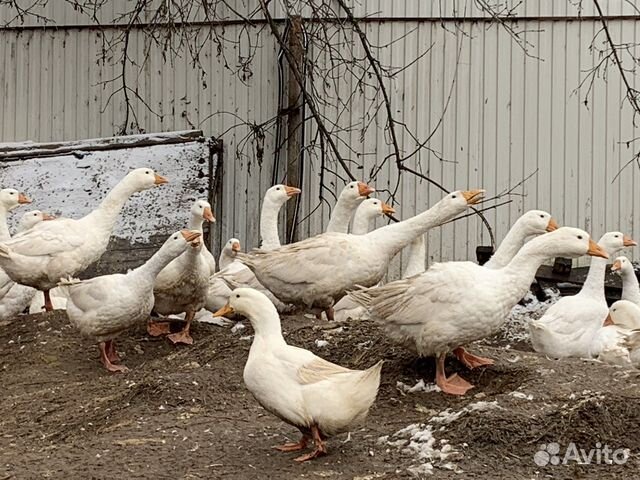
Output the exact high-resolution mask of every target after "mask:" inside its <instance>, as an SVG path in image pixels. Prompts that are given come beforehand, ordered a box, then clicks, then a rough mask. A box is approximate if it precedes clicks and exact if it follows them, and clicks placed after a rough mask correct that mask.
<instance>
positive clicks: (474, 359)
mask: <svg viewBox="0 0 640 480" xmlns="http://www.w3.org/2000/svg"><path fill="white" fill-rule="evenodd" d="M453 354H454V355H455V356H456V357H457V358H458V360H460V362H462V363H463V364H464V365H465V366H466V367H467V368H471V369H474V368H478V367H484V366H486V365H493V364H494V361H493V360H491V359H490V358H484V357H478V356H477V355H474V354H473V353H469V352H467V351H466V350H465V349H464V348H463V347H458V348H456V349H455V350H454V351H453Z"/></svg>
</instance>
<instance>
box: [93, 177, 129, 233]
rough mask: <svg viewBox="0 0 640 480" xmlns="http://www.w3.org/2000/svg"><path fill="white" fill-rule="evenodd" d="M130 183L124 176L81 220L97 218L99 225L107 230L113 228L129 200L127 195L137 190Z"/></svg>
mask: <svg viewBox="0 0 640 480" xmlns="http://www.w3.org/2000/svg"><path fill="white" fill-rule="evenodd" d="M131 183H132V182H130V181H127V179H126V178H125V179H124V180H122V181H121V182H120V183H118V184H117V185H116V186H115V187H113V189H112V190H111V191H110V192H109V193H108V194H107V196H106V197H105V198H104V200H102V202H101V203H100V205H99V206H98V208H96V209H95V210H94V211H93V212H91V213H90V214H89V215H87V216H85V217H84V218H83V219H82V220H85V219H91V220H99V222H100V225H101V226H103V227H105V228H106V229H107V230H109V231H111V230H113V227H114V226H115V224H116V221H117V220H118V215H120V212H121V210H122V207H124V204H125V203H126V202H127V200H129V197H130V196H131V195H133V194H134V193H135V192H137V191H138V189H137V188H136V187H135V186H133V185H132V184H131Z"/></svg>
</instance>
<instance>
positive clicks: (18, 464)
mask: <svg viewBox="0 0 640 480" xmlns="http://www.w3.org/2000/svg"><path fill="white" fill-rule="evenodd" d="M246 323H247V322H246ZM283 328H284V330H285V337H286V338H287V340H288V341H289V342H290V343H292V344H295V345H299V346H302V347H304V348H308V349H310V350H312V351H314V352H316V353H317V354H319V355H320V356H322V357H324V358H326V359H329V360H331V361H334V362H336V363H339V364H341V365H345V366H347V367H352V368H364V367H368V366H370V365H372V364H373V363H375V362H376V361H377V360H379V359H380V358H384V359H386V363H385V366H384V368H383V378H382V384H381V387H380V393H379V396H378V400H377V402H376V404H375V406H374V408H373V409H372V411H371V413H370V416H369V419H368V421H367V423H366V424H365V425H363V426H362V428H360V429H357V430H356V431H354V432H352V433H351V434H350V435H349V436H347V435H342V436H339V437H336V438H332V439H330V440H329V444H328V447H329V455H328V456H325V457H322V458H319V459H317V460H314V461H312V462H307V463H304V464H297V463H295V462H293V458H294V457H295V456H296V454H294V453H291V454H284V453H280V452H277V451H274V450H273V449H272V446H273V445H277V444H281V443H284V442H286V441H292V440H297V438H298V432H297V431H296V429H294V428H292V427H290V426H288V425H286V424H284V423H282V422H281V421H280V420H278V419H277V418H275V417H273V416H272V415H270V414H269V413H267V412H266V411H264V410H263V409H262V408H261V407H260V406H259V405H258V404H257V403H256V402H255V400H254V399H253V398H252V396H251V394H250V393H249V392H248V391H247V390H246V389H245V387H244V385H243V382H242V370H243V367H244V362H245V360H246V357H247V353H248V350H249V347H250V344H251V339H250V338H249V335H251V333H252V332H251V327H250V325H248V323H247V326H246V328H244V329H239V328H234V329H231V328H227V327H216V326H213V325H209V324H196V325H195V326H194V328H193V335H194V338H195V344H194V345H193V346H191V347H175V346H173V345H171V344H170V343H169V342H168V341H167V340H165V339H152V338H149V337H147V336H146V335H145V332H144V330H143V328H142V327H141V328H140V329H139V330H138V331H134V332H131V333H130V334H129V335H128V336H124V337H123V338H122V339H121V341H120V342H118V348H119V350H120V351H121V352H122V353H124V358H123V361H124V363H125V364H126V365H127V366H129V368H131V372H130V373H128V374H125V375H113V374H108V373H107V372H106V371H104V370H103V368H102V366H101V365H100V363H99V362H98V350H97V348H96V347H95V346H94V345H91V344H90V343H89V342H88V341H86V340H83V339H82V338H80V337H79V335H78V334H77V332H76V331H75V330H74V329H73V328H72V327H70V326H69V325H68V321H67V319H66V316H65V314H64V313H62V312H52V313H48V314H37V315H30V316H23V317H20V318H19V319H17V320H16V321H14V322H13V323H11V324H7V323H5V324H2V325H0V381H1V385H2V388H3V392H2V396H1V399H0V451H1V452H2V461H1V462H0V480H8V479H20V480H23V479H41V478H55V479H59V478H64V477H66V478H82V479H90V478H91V479H103V478H104V479H107V478H109V479H113V478H129V479H136V478H175V479H197V478H207V479H210V478H230V479H236V478H237V479H251V478H256V479H262V478H283V479H294V478H336V479H342V478H344V479H347V478H348V479H360V480H365V479H376V478H388V479H399V478H416V477H419V478H426V477H429V476H431V474H433V478H505V479H506V478H509V479H512V478H547V477H553V478H576V477H580V478H600V479H607V478H612V479H613V478H620V477H623V476H633V475H635V474H636V473H637V472H638V469H639V467H640V465H639V463H640V461H639V457H638V452H640V436H638V434H637V431H638V426H639V425H640V413H639V412H640V410H639V409H638V408H637V400H638V397H639V396H640V393H639V390H638V383H639V377H638V373H637V372H636V371H628V370H625V369H620V368H616V367H610V366H606V365H601V364H598V363H595V362H585V361H580V360H569V361H562V362H558V361H551V360H548V359H546V358H543V357H541V356H540V355H538V354H536V353H533V352H530V351H525V350H528V349H527V348H526V346H523V348H522V349H520V350H516V349H515V348H508V349H507V348H505V347H504V346H501V345H500V344H495V343H491V342H484V343H482V344H478V345H475V346H474V348H472V350H473V351H474V352H478V353H479V354H482V355H484V356H489V357H491V358H494V359H495V360H496V365H495V366H493V367H490V368H484V369H479V370H476V371H472V372H470V371H467V370H465V369H464V368H463V367H462V366H461V365H460V364H458V363H457V361H456V360H454V359H451V360H450V362H449V364H448V370H449V372H450V373H452V372H454V371H457V372H459V373H460V374H461V375H462V376H463V377H465V378H466V379H468V380H469V381H471V382H472V383H474V384H475V385H476V388H474V389H473V390H471V391H470V392H469V394H468V395H467V396H465V397H463V398H455V397H451V396H447V395H444V394H442V393H441V392H438V391H435V390H434V388H433V385H432V382H433V376H434V365H433V361H431V360H416V359H414V358H413V356H412V355H411V354H410V353H409V352H407V351H406V350H404V349H403V348H402V347H400V346H397V345H394V344H393V343H390V342H388V341H387V340H386V339H385V337H384V336H383V334H382V332H381V331H380V330H379V329H378V328H377V327H376V326H375V325H372V324H371V323H369V322H354V323H349V324H345V325H342V326H341V327H340V326H338V327H337V326H336V325H333V324H329V323H326V322H321V321H316V320H310V319H308V318H306V317H304V316H295V317H286V318H284V319H283ZM325 342H326V344H325ZM517 348H521V346H520V345H517ZM421 379H424V382H423V383H421V384H420V383H418V382H419V380H421ZM409 390H412V391H409ZM571 442H573V444H575V446H576V447H577V448H579V449H584V450H586V451H588V450H590V449H602V448H604V445H607V446H608V447H610V448H611V449H621V448H626V449H628V450H629V457H628V459H627V460H626V462H625V463H623V464H618V463H615V462H614V463H612V464H606V463H605V461H604V460H603V459H601V460H600V464H599V465H594V464H593V462H595V461H596V460H593V459H595V458H596V457H592V463H591V464H589V465H580V464H578V462H576V461H575V460H573V459H569V461H568V462H566V464H564V465H563V462H562V460H563V458H564V457H563V455H564V453H565V451H567V448H568V446H569V444H570V443H571ZM555 444H558V445H555ZM554 445H555V446H554ZM541 448H543V450H544V451H543V452H542V453H541ZM558 448H559V449H560V451H559V452H556V450H557V449H558ZM554 449H555V450H554ZM556 453H557V455H556ZM596 453H597V452H596ZM534 456H535V460H534ZM574 458H575V457H574ZM558 462H559V464H554V463H558Z"/></svg>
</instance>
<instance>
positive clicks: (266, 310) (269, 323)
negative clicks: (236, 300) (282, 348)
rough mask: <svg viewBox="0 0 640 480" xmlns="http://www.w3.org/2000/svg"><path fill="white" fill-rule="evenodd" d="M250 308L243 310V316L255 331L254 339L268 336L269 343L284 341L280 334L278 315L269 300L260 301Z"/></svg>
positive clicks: (280, 327)
mask: <svg viewBox="0 0 640 480" xmlns="http://www.w3.org/2000/svg"><path fill="white" fill-rule="evenodd" d="M256 307H257V308H255V309H254V308H252V309H251V311H250V312H245V316H246V317H247V318H249V321H251V326H252V327H253V330H254V332H255V338H256V339H259V338H260V339H265V338H267V337H268V338H269V343H273V342H274V341H276V342H278V341H281V342H282V343H285V340H284V337H283V336H282V326H281V325H280V315H278V311H277V310H276V307H275V306H274V305H273V303H271V302H260V304H259V305H256Z"/></svg>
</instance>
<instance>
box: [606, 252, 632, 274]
mask: <svg viewBox="0 0 640 480" xmlns="http://www.w3.org/2000/svg"><path fill="white" fill-rule="evenodd" d="M611 271H612V272H615V273H617V274H618V275H626V274H629V273H632V274H634V275H635V269H634V268H633V265H632V264H631V261H630V260H629V259H628V258H627V257H624V256H622V257H618V258H616V259H615V260H614V261H613V265H611Z"/></svg>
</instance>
